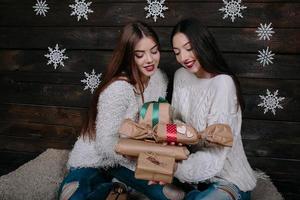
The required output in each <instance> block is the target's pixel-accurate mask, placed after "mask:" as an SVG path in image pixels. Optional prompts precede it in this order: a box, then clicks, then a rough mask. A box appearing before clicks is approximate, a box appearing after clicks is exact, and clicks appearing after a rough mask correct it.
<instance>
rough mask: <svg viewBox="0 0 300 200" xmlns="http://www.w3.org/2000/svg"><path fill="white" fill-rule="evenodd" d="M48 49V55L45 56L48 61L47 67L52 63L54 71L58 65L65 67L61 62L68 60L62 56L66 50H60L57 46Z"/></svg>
mask: <svg viewBox="0 0 300 200" xmlns="http://www.w3.org/2000/svg"><path fill="white" fill-rule="evenodd" d="M48 49H49V54H46V55H45V57H47V58H48V59H49V60H48V63H47V65H50V64H52V63H53V66H54V69H56V68H57V66H58V65H61V66H65V65H64V63H63V60H65V59H68V57H67V56H65V55H64V53H65V51H66V49H62V50H60V49H59V47H58V44H56V46H55V49H52V48H51V47H48Z"/></svg>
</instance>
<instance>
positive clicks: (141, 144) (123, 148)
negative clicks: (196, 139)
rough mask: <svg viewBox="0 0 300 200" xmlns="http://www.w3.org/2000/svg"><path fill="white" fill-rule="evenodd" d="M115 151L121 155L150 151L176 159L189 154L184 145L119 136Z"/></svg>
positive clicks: (185, 157)
mask: <svg viewBox="0 0 300 200" xmlns="http://www.w3.org/2000/svg"><path fill="white" fill-rule="evenodd" d="M115 151H116V152H117V153H119V154H122V155H127V156H134V157H137V156H138V155H139V153H144V152H151V153H157V154H159V155H165V156H172V157H174V158H175V159H176V160H186V159H187V158H188V155H189V154H190V152H189V150H188V149H187V148H186V147H184V146H172V145H163V144H158V143H154V142H148V141H141V140H133V139H127V138H120V139H119V141H118V143H117V145H116V147H115Z"/></svg>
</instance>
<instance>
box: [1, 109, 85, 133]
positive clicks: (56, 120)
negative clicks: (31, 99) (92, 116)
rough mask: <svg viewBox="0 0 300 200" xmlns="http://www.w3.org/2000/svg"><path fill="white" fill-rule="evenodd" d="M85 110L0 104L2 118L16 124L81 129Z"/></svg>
mask: <svg viewBox="0 0 300 200" xmlns="http://www.w3.org/2000/svg"><path fill="white" fill-rule="evenodd" d="M86 111H87V109H85V108H74V107H73V108H68V107H58V106H45V105H25V104H24V105H21V104H0V118H1V119H2V120H4V121H10V122H14V123H41V124H53V125H62V126H69V127H75V128H79V127H80V126H81V123H82V122H83V120H84V117H85V116H86Z"/></svg>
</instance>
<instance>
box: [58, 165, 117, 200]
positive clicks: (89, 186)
mask: <svg viewBox="0 0 300 200" xmlns="http://www.w3.org/2000/svg"><path fill="white" fill-rule="evenodd" d="M111 188H112V182H111V181H110V179H109V178H108V177H105V176H104V173H103V172H102V171H101V170H99V169H96V168H71V169H70V170H69V173H68V175H67V176H66V177H65V178H64V180H63V182H62V183H61V185H60V188H59V191H58V198H60V196H62V197H65V198H66V199H68V200H87V199H89V200H101V199H105V198H106V196H107V195H108V193H109V192H110V190H111Z"/></svg>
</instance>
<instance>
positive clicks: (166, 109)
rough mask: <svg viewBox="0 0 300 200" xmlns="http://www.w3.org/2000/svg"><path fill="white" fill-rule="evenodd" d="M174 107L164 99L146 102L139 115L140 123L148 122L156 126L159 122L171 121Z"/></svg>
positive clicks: (147, 123)
mask: <svg viewBox="0 0 300 200" xmlns="http://www.w3.org/2000/svg"><path fill="white" fill-rule="evenodd" d="M171 120H172V107H171V105H170V104H169V103H168V102H167V101H166V100H164V99H162V98H159V100H158V101H153V102H147V103H144V104H143V106H142V108H141V111H140V116H139V124H146V125H150V126H151V127H154V126H155V125H156V124H158V123H159V122H163V123H171Z"/></svg>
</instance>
